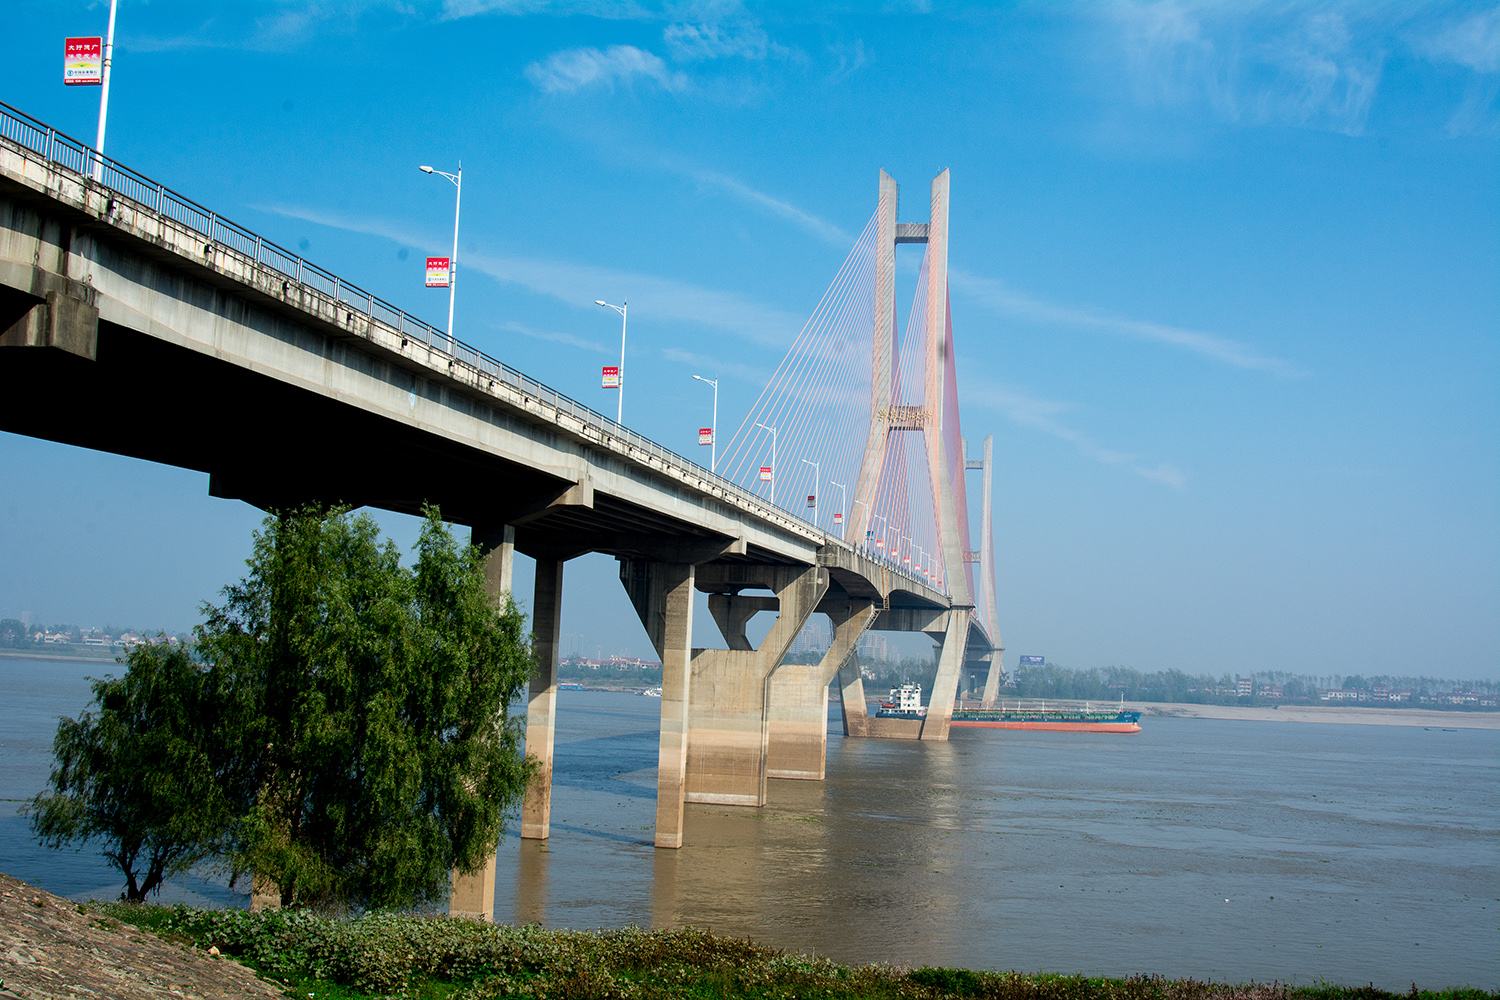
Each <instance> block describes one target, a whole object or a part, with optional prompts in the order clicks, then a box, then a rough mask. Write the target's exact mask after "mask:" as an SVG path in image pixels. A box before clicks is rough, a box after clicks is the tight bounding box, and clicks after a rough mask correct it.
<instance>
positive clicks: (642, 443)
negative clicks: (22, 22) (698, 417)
mask: <svg viewBox="0 0 1500 1000" xmlns="http://www.w3.org/2000/svg"><path fill="white" fill-rule="evenodd" d="M0 138H5V139H9V140H10V141H11V142H13V143H15V144H16V145H18V146H21V147H23V148H24V149H27V150H30V151H31V152H32V153H35V154H37V155H39V156H41V157H43V158H44V159H45V160H46V161H47V162H49V163H53V164H57V165H58V166H61V167H63V168H64V169H67V170H70V171H72V172H73V173H76V174H78V175H80V177H82V178H84V179H89V178H92V179H93V181H94V183H97V184H99V185H101V186H102V187H105V188H108V189H109V190H111V191H113V192H115V193H117V194H119V195H121V196H123V197H125V198H128V199H130V200H131V201H133V202H136V203H137V204H138V205H140V206H142V207H143V208H145V209H147V210H148V211H152V212H156V213H157V214H159V215H161V216H164V217H165V218H167V219H170V220H171V221H173V222H176V223H178V224H179V225H182V226H186V227H187V228H189V229H191V230H193V231H194V232H197V233H200V234H201V235H203V236H205V237H207V238H208V240H209V241H210V242H212V243H217V244H219V245H220V246H222V247H225V248H227V249H229V250H231V251H234V252H235V253H238V254H240V255H242V256H244V257H246V258H248V259H250V260H252V261H254V263H255V265H256V266H257V267H265V268H269V269H271V270H272V271H275V272H276V273H277V274H280V275H282V276H283V277H285V278H286V279H288V280H291V281H295V282H297V283H298V284H299V285H303V286H305V287H307V288H311V289H313V290H314V291H317V292H321V293H322V294H324V295H327V296H328V297H330V298H332V299H333V300H334V301H335V302H337V303H339V304H340V305H343V306H346V307H348V308H350V309H355V310H358V311H359V312H360V313H361V314H363V315H365V316H367V317H369V318H370V319H371V320H378V321H379V322H381V323H384V324H385V325H387V326H389V327H391V328H392V329H394V330H396V331H397V332H398V333H400V334H401V335H402V336H404V337H407V338H412V339H417V340H421V341H422V342H423V343H424V344H426V345H427V346H428V347H429V348H430V349H432V350H434V351H436V352H438V353H439V354H443V355H446V356H448V357H449V358H451V359H453V360H454V361H456V362H457V363H459V364H462V365H464V366H466V367H468V368H470V369H472V370H473V371H475V372H478V373H480V374H482V375H484V376H485V377H487V378H491V379H495V380H497V381H502V382H504V383H506V384H507V385H509V386H511V387H512V388H514V389H516V390H518V391H520V392H523V393H526V394H528V395H531V396H533V397H535V398H537V399H538V400H540V401H542V402H543V403H545V404H546V405H547V406H550V407H552V408H553V409H555V410H557V411H558V412H561V413H567V414H568V415H569V416H572V417H573V418H575V419H577V420H578V421H579V422H581V423H583V424H586V425H589V426H591V427H593V428H595V429H596V430H598V431H599V432H600V433H602V434H608V435H610V436H612V437H614V438H616V439H618V440H621V441H624V442H626V443H628V444H629V445H630V446H631V447H634V448H637V449H639V450H640V451H642V452H644V453H646V454H647V455H650V456H653V457H655V458H657V459H658V460H660V461H662V462H663V463H665V464H668V465H674V466H678V467H680V468H682V469H683V471H686V472H690V473H691V474H693V475H696V476H699V477H701V478H703V479H705V480H708V481H710V482H712V483H713V484H714V485H715V486H717V487H718V488H719V489H720V490H721V491H722V492H723V493H724V494H725V496H727V497H732V498H734V499H736V500H738V501H740V502H741V503H743V504H746V505H748V506H750V507H752V508H757V507H758V508H761V509H769V507H768V504H767V502H766V500H765V498H763V497H760V496H757V495H756V494H754V493H751V492H750V491H749V490H746V489H745V488H744V487H742V486H740V485H738V484H737V483H734V482H731V481H730V480H728V479H725V478H724V477H723V476H720V475H718V474H717V473H714V472H710V471H709V470H707V469H705V468H703V467H702V466H701V465H699V464H698V463H696V462H694V461H692V460H691V459H688V458H687V457H685V456H683V455H680V454H678V453H677V452H674V451H672V450H671V449H669V448H665V447H663V446H662V445H660V444H658V443H657V442H655V441H653V440H651V439H650V438H648V437H646V436H645V435H643V434H639V433H637V432H636V431H633V430H630V429H629V428H628V427H625V426H623V425H622V424H619V423H616V422H615V421H614V420H611V419H610V418H609V417H607V416H605V415H604V414H602V413H600V412H598V411H597V410H594V409H592V408H590V407H588V406H585V405H584V404H582V403H580V402H578V401H577V400H575V399H573V398H571V397H569V396H566V395H564V394H563V393H561V392H558V391H557V390H556V389H553V388H552V387H551V386H548V385H546V384H544V383H542V382H538V381H537V380H536V379H534V378H532V377H531V376H529V375H527V374H525V373H524V372H521V371H519V370H517V369H515V368H512V367H510V366H509V365H507V364H505V363H504V362H503V361H499V360H497V359H495V358H492V357H490V356H489V355H487V354H485V353H484V352H483V351H481V350H479V349H478V348H477V347H473V346H471V345H469V344H466V343H464V342H463V341H461V340H455V339H452V338H450V337H449V336H448V335H447V333H445V332H443V331H442V330H439V329H437V328H436V327H434V326H433V325H432V324H430V323H428V322H426V321H425V320H421V319H418V318H417V317H415V316H412V315H411V314H410V313H408V312H406V311H405V310H404V309H401V308H399V307H398V306H395V305H392V304H391V303H389V302H387V301H386V300H385V299H382V298H379V297H377V296H376V295H375V293H374V292H370V291H368V290H366V289H364V288H361V287H359V286H358V285H356V284H354V283H352V282H349V281H345V280H344V279H343V278H340V277H339V276H338V275H336V274H334V273H332V272H331V271H328V270H325V269H324V268H322V267H319V266H318V265H317V264H314V263H312V262H311V261H308V260H305V259H303V258H302V257H301V256H299V255H297V254H295V253H293V252H292V251H290V250H288V249H286V248H285V247H283V246H281V245H280V244H277V243H274V242H272V241H271V240H268V239H266V238H265V237H263V236H261V235H260V234H259V233H255V232H252V231H251V230H249V229H246V228H245V227H244V226H241V225H239V224H238V223H236V222H234V221H232V220H229V219H226V218H224V217H223V216H221V215H219V214H218V213H217V212H215V211H213V210H211V209H209V208H206V207H204V206H203V205H200V204H199V203H198V202H196V201H193V200H192V199H191V198H188V197H186V196H184V195H181V194H179V193H177V192H176V191H174V190H172V189H171V188H169V187H167V186H166V185H165V184H161V183H159V182H157V181H154V180H152V179H151V178H149V177H147V176H146V175H144V174H142V173H139V172H137V171H135V170H133V169H131V168H130V167H127V166H126V165H125V164H123V163H120V162H119V161H117V160H112V159H110V158H109V157H107V156H104V155H103V154H101V153H99V152H98V151H96V150H95V149H93V148H92V147H91V146H89V145H88V144H87V143H85V142H83V141H81V140H79V139H75V138H73V137H72V136H70V135H67V134H66V133H63V132H59V131H58V130H57V129H55V128H52V127H51V126H50V125H47V124H46V123H45V122H42V121H39V120H37V119H35V118H33V117H31V116H30V115H28V114H26V113H25V112H24V111H21V110H20V109H19V108H16V107H14V106H12V105H10V104H6V103H5V102H3V101H0ZM774 509H776V510H777V511H778V512H779V513H781V514H783V515H784V516H785V517H787V518H788V519H789V520H791V521H794V522H801V523H802V524H804V525H807V526H808V527H810V528H812V529H813V530H814V531H817V532H819V533H820V534H821V535H822V537H823V543H824V544H827V545H835V546H839V547H842V548H845V549H849V550H851V551H864V547H863V546H859V547H856V546H853V545H851V544H850V543H848V542H846V541H844V540H843V539H841V538H839V537H837V536H835V535H831V534H829V533H827V532H826V531H823V530H822V529H820V528H818V527H817V526H816V525H813V524H812V523H811V522H809V521H807V520H806V519H805V518H802V517H799V516H798V515H796V514H793V513H792V512H791V511H788V510H785V509H783V508H774ZM865 554H866V555H868V556H870V557H871V558H875V559H877V560H878V561H880V562H881V563H882V565H886V566H887V569H889V570H891V571H892V572H893V573H895V574H896V575H898V576H901V577H904V578H906V579H908V580H910V581H912V582H913V583H918V584H921V585H922V586H925V587H928V588H929V589H934V590H935V589H937V588H935V587H933V586H932V584H930V583H928V582H926V581H924V580H922V579H921V578H920V577H918V576H916V575H914V574H912V573H910V572H908V571H906V570H905V569H904V568H902V567H899V566H894V565H888V561H887V560H881V559H879V557H878V556H877V555H875V554H874V553H873V552H866V553H865Z"/></svg>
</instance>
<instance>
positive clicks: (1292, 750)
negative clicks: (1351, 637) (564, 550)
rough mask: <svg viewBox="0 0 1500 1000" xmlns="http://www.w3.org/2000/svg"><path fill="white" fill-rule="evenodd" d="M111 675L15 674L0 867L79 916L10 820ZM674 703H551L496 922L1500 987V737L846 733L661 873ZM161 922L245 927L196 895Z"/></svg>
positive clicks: (1050, 962)
mask: <svg viewBox="0 0 1500 1000" xmlns="http://www.w3.org/2000/svg"><path fill="white" fill-rule="evenodd" d="M103 669H105V668H104V667H103V665H99V664H73V663H58V662H42V661H30V660H17V659H0V706H3V708H0V761H3V762H4V763H3V767H0V870H3V871H5V872H7V873H9V874H12V875H15V876H16V877H18V878H22V879H25V880H27V881H30V882H34V883H36V884H38V885H40V886H42V887H44V888H46V889H49V890H51V891H53V892H57V893H59V894H62V895H67V896H72V897H76V898H86V897H90V896H98V897H105V898H108V897H112V896H114V895H115V894H116V893H117V892H118V885H119V883H118V879H116V878H114V877H113V876H112V875H111V872H110V870H109V868H108V867H107V866H106V865H105V863H104V862H103V861H102V860H101V859H99V857H98V855H97V852H94V851H91V850H87V849H78V850H71V851H60V852H59V851H48V850H44V849H42V848H40V847H38V846H37V845H36V844H35V842H34V841H33V840H32V839H31V836H30V834H29V832H28V830H27V828H26V825H25V820H24V818H23V817H20V816H19V815H17V809H18V801H19V800H20V799H23V798H25V797H27V796H29V795H31V794H33V793H34V792H35V791H36V790H37V789H39V788H40V787H41V785H42V784H43V783H44V782H45V780H46V774H47V769H48V766H49V761H50V742H51V736H52V732H53V729H54V727H55V724H56V718H57V716H59V715H62V714H75V713H77V712H78V711H79V710H80V709H82V708H83V707H84V705H85V704H86V703H87V701H88V688H87V682H86V680H85V677H86V676H87V675H90V674H97V673H99V672H101V670H103ZM659 706H660V703H659V702H657V701H655V700H653V699H648V698H642V697H638V696H633V695H626V694H609V693H599V692H588V691H564V692H562V693H561V694H560V695H559V698H558V731H557V745H556V755H555V765H554V767H555V770H554V781H555V788H554V794H553V805H552V838H551V840H550V841H548V842H547V843H546V844H539V843H535V842H529V841H527V842H522V841H519V840H518V839H516V838H515V837H514V836H509V835H508V836H507V837H506V839H505V840H504V842H503V843H502V844H501V846H500V866H499V871H500V874H499V878H498V881H497V887H496V912H497V916H498V918H499V919H501V920H515V921H528V920H536V921H540V922H541V923H543V924H545V925H547V926H549V927H615V926H621V925H624V924H629V923H635V924H642V925H655V926H663V925H665V926H677V925H683V924H692V925H696V926H704V927H711V928H713V929H714V930H717V931H722V932H727V933H732V934H742V935H748V936H751V937H754V938H757V939H759V940H762V941H766V942H769V943H772V944H777V945H781V946H784V947H787V948H795V949H803V950H811V951H815V952H817V953H819V954H823V955H827V956H829V957H831V958H834V959H837V960H839V961H846V962H876V961H880V962H899V963H912V964H944V965H962V966H970V967H975V968H995V969H1021V970H1028V971H1029V970H1039V969H1050V970H1058V971H1068V972H1087V973H1094V974H1109V975H1125V974H1130V973H1135V972H1152V973H1160V974H1163V975H1168V976H1194V977H1199V978H1213V979H1218V980H1234V981H1239V980H1247V979H1260V980H1272V979H1277V980H1281V981H1283V982H1297V983H1307V982H1313V981H1316V980H1319V979H1327V980H1330V981H1333V982H1339V983H1346V984H1360V983H1366V982H1373V983H1374V984H1376V985H1377V986H1382V987H1385V988H1389V989H1405V988H1406V987H1407V986H1409V984H1410V983H1412V982H1413V981H1415V982H1417V983H1418V984H1420V985H1422V986H1424V987H1441V986H1447V985H1464V984H1466V985H1472V986H1481V987H1486V988H1490V989H1495V988H1497V987H1500V732H1496V731H1492V730H1491V731H1486V730H1463V731H1445V730H1442V729H1430V730H1429V729H1421V728H1399V727H1390V726H1347V725H1321V724H1295V725H1288V724H1284V723H1271V722H1243V721H1223V720H1213V719H1174V718H1148V719H1146V720H1144V721H1143V726H1144V730H1143V731H1142V732H1141V733H1140V734H1138V735H1135V736H1096V735H1082V734H1061V733H1036V734H1030V733H1016V732H997V731H974V730H970V731H955V733H954V736H953V739H952V740H951V741H950V742H948V743H941V744H920V743H908V742H896V741H883V740H855V739H851V740H846V739H843V738H841V737H839V736H837V735H835V736H832V737H831V738H830V740H829V750H828V780H827V781H824V782H806V781H772V782H771V792H770V796H771V801H770V803H769V805H767V807H766V808H764V809H760V810H752V809H737V808H730V807H713V806H690V807H689V809H688V820H687V827H686V841H687V845H688V846H687V847H685V848H684V849H682V850H680V851H657V850H655V849H654V848H653V847H651V835H652V824H653V822H654V808H655V796H656V713H657V711H658V709H659ZM163 898H166V899H186V900H188V901H192V902H197V903H204V904H209V905H214V904H218V905H243V902H244V897H243V896H242V895H238V894H235V893H231V892H230V891H229V890H227V889H226V888H225V887H224V886H222V885H221V884H219V883H216V882H215V881H214V880H212V879H211V878H196V877H188V878H184V879H180V880H178V881H177V882H176V883H174V884H172V885H170V886H169V887H168V889H167V890H166V891H165V892H164V894H163Z"/></svg>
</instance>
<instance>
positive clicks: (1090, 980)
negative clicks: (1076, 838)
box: [98, 903, 1500, 1000]
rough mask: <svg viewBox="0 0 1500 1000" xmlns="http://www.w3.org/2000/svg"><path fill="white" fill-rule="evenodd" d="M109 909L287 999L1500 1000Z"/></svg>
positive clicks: (719, 941) (276, 916)
mask: <svg viewBox="0 0 1500 1000" xmlns="http://www.w3.org/2000/svg"><path fill="white" fill-rule="evenodd" d="M98 909H99V911H100V912H102V913H104V914H106V915H108V916H111V917H114V918H116V919H118V920H120V921H122V922H124V923H128V924H133V925H135V926H137V927H141V928H143V929H145V930H148V931H151V932H153V933H156V934H158V935H161V936H163V937H166V938H168V939H171V940H176V941H179V942H181V943H185V944H188V945H191V946H193V947H196V948H200V949H207V948H209V947H211V946H212V947H217V948H218V949H219V950H220V952H222V953H223V954H224V955H226V956H229V957H231V958H234V959H235V960H237V961H240V962H243V963H245V964H246V965H248V966H250V967H251V968H252V969H254V970H255V971H256V972H258V973H259V974H260V975H261V976H262V977H263V978H265V979H267V980H270V981H272V982H275V983H277V984H280V985H282V986H283V987H284V988H285V989H286V991H287V995H288V996H296V997H307V996H309V995H311V996H312V997H313V998H314V1000H365V998H374V997H402V998H415V1000H500V998H507V997H516V998H526V1000H667V998H685V1000H947V998H976V1000H1238V998H1243V1000H1394V998H1396V997H1408V998H1412V1000H1500V993H1492V992H1486V991H1483V990H1476V989H1450V990H1441V991H1421V990H1418V989H1417V988H1416V987H1415V986H1413V988H1412V991H1411V992H1410V993H1402V994H1396V993H1390V992H1387V991H1384V990H1377V989H1375V988H1373V987H1345V986H1335V985H1331V984H1322V985H1318V986H1301V987H1294V986H1284V985H1280V984H1275V983H1271V984H1265V983H1249V984H1241V985H1231V984H1223V983H1209V982H1200V981H1197V980H1188V979H1162V978H1160V977H1154V976H1152V977H1147V976H1138V977H1134V978H1130V979H1105V978H1095V977H1087V976H1066V975H1055V974H1050V973H1042V974H1026V975H1023V974H1020V973H1015V972H976V971H972V970H969V969H948V968H932V967H924V968H916V969H909V968H901V967H895V966H885V965H862V966H847V965H839V964H837V963H834V962H829V961H827V960H824V959H819V958H811V957H808V956H804V955H796V954H790V953H787V952H783V951H779V950H777V949H774V948H768V947H766V946H764V945H760V944H757V943H755V942H753V941H750V940H747V939H744V938H732V937H725V936H722V935H717V934H712V933H709V932H707V931H702V930H694V929H684V930H673V931H647V930H642V929H640V928H633V927H632V928H626V929H624V930H615V931H593V932H582V931H549V930H544V929H542V928H541V927H538V926H535V925H529V926H525V927H509V926H504V925H490V924H482V923H477V922H474V921H467V920H450V919H446V918H427V917H415V916H404V915H393V914H370V915H367V916H362V917H355V918H349V919H337V918H330V917H322V916H318V915H315V914H312V913H308V912H305V911H279V912H278V911H270V912H263V913H246V912H245V911H242V910H196V909H191V908H188V907H184V906H175V907H161V906H133V905H127V904H122V903H114V904H105V905H102V906H100V907H98Z"/></svg>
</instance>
